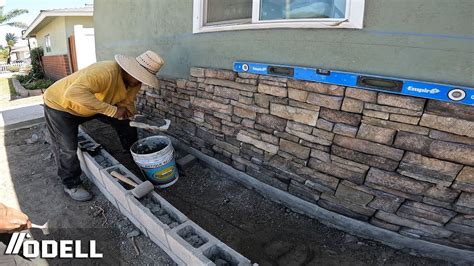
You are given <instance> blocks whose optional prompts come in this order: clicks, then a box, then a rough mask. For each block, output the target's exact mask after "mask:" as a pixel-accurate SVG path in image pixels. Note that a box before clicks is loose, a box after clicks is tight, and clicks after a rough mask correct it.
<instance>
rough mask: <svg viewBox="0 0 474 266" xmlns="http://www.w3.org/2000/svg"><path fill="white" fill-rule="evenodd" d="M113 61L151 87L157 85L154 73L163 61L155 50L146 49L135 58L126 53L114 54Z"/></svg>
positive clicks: (158, 69)
mask: <svg viewBox="0 0 474 266" xmlns="http://www.w3.org/2000/svg"><path fill="white" fill-rule="evenodd" d="M115 61H117V63H118V64H119V65H120V67H121V68H123V70H125V71H127V73H128V74H130V75H131V76H132V77H134V78H136V79H138V80H139V81H141V82H142V83H145V84H146V85H148V86H151V87H153V88H158V87H159V84H160V83H159V82H158V79H157V78H156V73H158V71H160V68H161V67H162V66H163V64H164V63H165V61H164V60H163V59H162V58H161V57H160V56H159V55H158V54H156V53H155V52H152V51H146V52H144V53H143V54H141V55H139V56H137V57H136V58H134V57H132V56H126V55H120V54H117V55H115Z"/></svg>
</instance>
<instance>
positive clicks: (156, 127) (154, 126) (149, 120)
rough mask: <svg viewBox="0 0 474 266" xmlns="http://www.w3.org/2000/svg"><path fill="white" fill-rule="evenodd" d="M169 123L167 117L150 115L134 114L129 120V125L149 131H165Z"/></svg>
mask: <svg viewBox="0 0 474 266" xmlns="http://www.w3.org/2000/svg"><path fill="white" fill-rule="evenodd" d="M170 125H171V121H170V120H169V119H162V118H158V117H151V116H146V115H136V116H135V117H134V118H133V119H132V120H131V121H130V126H131V127H137V128H142V129H145V130H150V131H166V130H168V128H169V127H170Z"/></svg>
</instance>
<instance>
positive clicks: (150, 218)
mask: <svg viewBox="0 0 474 266" xmlns="http://www.w3.org/2000/svg"><path fill="white" fill-rule="evenodd" d="M128 204H129V207H130V212H131V213H132V215H133V216H134V217H135V218H136V219H137V220H138V221H139V222H140V223H141V224H143V226H145V228H146V230H147V231H148V235H149V236H150V238H151V237H152V236H153V237H154V238H156V240H158V241H159V243H161V244H162V245H164V246H166V247H167V248H169V244H168V240H167V238H166V232H167V231H169V230H170V227H169V226H168V225H167V224H164V223H163V222H161V221H160V220H159V219H158V218H157V217H155V215H153V213H152V212H151V211H150V209H148V208H146V207H145V206H143V204H142V203H141V202H139V201H138V200H137V199H136V198H135V197H133V196H129V197H128ZM154 242H155V243H157V241H154ZM157 244H158V243H157Z"/></svg>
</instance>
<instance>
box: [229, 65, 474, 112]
mask: <svg viewBox="0 0 474 266" xmlns="http://www.w3.org/2000/svg"><path fill="white" fill-rule="evenodd" d="M234 71H236V72H245V73H251V74H259V75H272V76H279V77H289V78H293V79H297V80H306V81H314V82H321V83H328V84H335V85H340V86H349V87H356V88H362V89H369V90H376V91H383V92H388V93H396V94H402V95H409V96H414V97H421V98H427V99H434V100H439V101H444V102H452V103H460V104H466V105H474V89H473V88H468V87H463V86H454V85H446V84H437V83H430V82H422V81H416V80H407V79H398V78H389V77H383V76H376V75H366V74H357V73H349V72H341V71H332V70H326V69H320V68H307V67H297V66H286V65H271V64H263V63H252V62H239V61H237V62H234Z"/></svg>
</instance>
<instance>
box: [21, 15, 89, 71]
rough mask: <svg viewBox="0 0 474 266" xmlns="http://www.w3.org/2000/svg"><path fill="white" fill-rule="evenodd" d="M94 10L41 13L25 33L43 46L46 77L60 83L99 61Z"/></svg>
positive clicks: (24, 34)
mask: <svg viewBox="0 0 474 266" xmlns="http://www.w3.org/2000/svg"><path fill="white" fill-rule="evenodd" d="M93 25H94V23H93V7H92V6H86V7H83V8H67V9H52V10H42V11H41V12H40V14H39V15H38V16H37V17H36V19H35V20H34V21H33V22H32V23H31V25H30V26H29V27H28V28H27V29H26V30H25V31H24V33H23V38H32V37H35V38H36V39H37V42H38V46H41V47H43V50H44V56H43V58H42V61H43V66H44V70H45V74H46V76H47V77H48V78H51V79H54V80H58V79H61V78H63V77H65V76H67V75H69V74H71V73H73V72H75V71H77V70H79V69H82V68H84V67H86V66H88V65H90V64H92V63H95V62H96V57H95V40H94V27H93Z"/></svg>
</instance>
